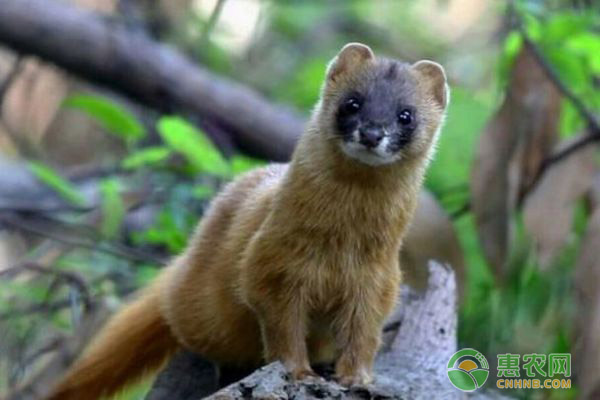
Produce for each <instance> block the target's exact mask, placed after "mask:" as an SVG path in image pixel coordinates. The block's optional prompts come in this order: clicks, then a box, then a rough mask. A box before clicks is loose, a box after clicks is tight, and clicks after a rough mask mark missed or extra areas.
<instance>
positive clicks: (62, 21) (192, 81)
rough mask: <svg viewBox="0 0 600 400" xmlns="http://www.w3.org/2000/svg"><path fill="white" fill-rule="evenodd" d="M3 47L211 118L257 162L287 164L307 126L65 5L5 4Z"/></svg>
mask: <svg viewBox="0 0 600 400" xmlns="http://www.w3.org/2000/svg"><path fill="white" fill-rule="evenodd" d="M0 43H3V44H5V45H7V46H8V47H10V48H12V49H13V50H15V51H17V52H18V53H21V54H32V55H35V56H38V57H41V58H43V59H45V60H47V61H50V62H52V63H54V64H56V65H58V66H60V67H62V68H64V69H65V70H67V71H68V72H70V73H73V74H75V75H78V76H80V77H81V78H84V79H86V80H89V81H91V82H94V83H96V84H100V85H104V86H107V87H109V88H111V89H113V90H116V91H119V92H121V93H123V94H125V95H127V96H129V97H131V98H132V99H134V100H135V101H137V102H140V103H142V104H145V105H147V106H150V107H153V108H156V109H158V110H160V111H162V112H165V113H179V114H183V115H186V116H188V117H193V118H197V119H198V120H200V121H201V120H203V119H206V118H213V119H215V120H217V121H218V123H219V124H221V125H223V126H225V127H227V128H229V129H230V130H231V131H232V132H234V133H235V140H236V144H237V145H239V146H240V147H241V148H243V149H245V150H247V151H248V152H250V153H253V154H255V155H258V156H261V157H265V158H268V159H272V160H279V161H283V160H287V159H288V158H289V155H290V154H291V152H292V149H293V147H294V145H295V142H296V139H297V138H298V136H299V135H300V133H301V132H302V129H303V123H304V119H303V118H302V117H300V116H299V115H297V114H296V113H294V112H293V111H291V110H290V109H287V108H284V107H281V106H274V105H272V104H271V103H269V102H268V101H267V100H266V99H264V98H263V97H262V96H261V95H259V94H258V93H256V92H255V91H254V90H252V89H250V88H248V87H246V86H244V85H241V84H238V83H235V82H233V81H230V80H228V79H225V78H222V77H219V76H217V75H215V74H213V73H211V72H209V71H207V70H205V69H202V68H200V67H198V66H197V65H194V64H193V63H192V62H191V61H190V60H188V59H187V58H185V57H184V56H182V55H181V54H180V53H178V52H177V51H174V50H173V49H171V48H169V47H167V46H165V45H161V44H158V43H156V42H154V41H152V40H151V39H149V38H147V37H144V36H143V35H135V34H132V33H131V32H130V31H128V30H127V28H126V27H124V26H123V25H122V24H119V23H117V22H114V21H109V20H107V19H105V18H102V17H101V16H99V15H97V14H95V13H92V12H88V11H85V10H82V9H79V8H77V7H74V6H71V5H68V4H66V3H63V2H48V1H46V0H3V1H2V5H1V7H0Z"/></svg>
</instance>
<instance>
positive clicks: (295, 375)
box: [290, 368, 321, 381]
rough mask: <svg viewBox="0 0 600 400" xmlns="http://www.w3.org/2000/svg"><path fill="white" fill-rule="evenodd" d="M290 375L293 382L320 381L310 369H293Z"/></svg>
mask: <svg viewBox="0 0 600 400" xmlns="http://www.w3.org/2000/svg"><path fill="white" fill-rule="evenodd" d="M290 375H291V376H292V379H293V380H294V381H301V380H303V379H321V377H320V376H319V375H318V374H317V373H316V372H315V371H313V370H312V369H311V368H294V369H292V370H291V371H290Z"/></svg>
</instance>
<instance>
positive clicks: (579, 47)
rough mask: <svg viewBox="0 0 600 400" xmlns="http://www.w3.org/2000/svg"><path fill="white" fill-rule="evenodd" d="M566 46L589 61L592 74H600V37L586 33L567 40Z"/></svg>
mask: <svg viewBox="0 0 600 400" xmlns="http://www.w3.org/2000/svg"><path fill="white" fill-rule="evenodd" d="M565 46H566V47H567V48H568V49H569V50H571V51H573V53H576V54H579V55H581V56H582V57H584V58H586V59H587V60H588V63H589V66H590V69H591V72H592V73H595V74H598V73H600V36H598V35H596V34H593V33H590V32H585V33H581V34H579V35H575V36H573V37H570V38H568V39H567V40H566V43H565Z"/></svg>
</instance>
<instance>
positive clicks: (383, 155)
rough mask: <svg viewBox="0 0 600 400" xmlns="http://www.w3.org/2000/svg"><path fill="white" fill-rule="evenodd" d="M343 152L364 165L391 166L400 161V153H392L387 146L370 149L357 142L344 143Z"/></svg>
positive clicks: (342, 145) (342, 144)
mask: <svg viewBox="0 0 600 400" xmlns="http://www.w3.org/2000/svg"><path fill="white" fill-rule="evenodd" d="M340 147H341V149H342V152H343V153H344V154H346V155H347V156H348V157H350V158H352V159H354V160H356V161H359V162H361V163H363V164H367V165H371V166H378V165H384V164H390V163H393V162H395V161H397V160H399V159H400V154H399V153H390V152H389V151H387V150H386V147H387V146H382V145H380V146H377V147H368V146H364V145H362V144H360V143H357V142H342V143H341V145H340Z"/></svg>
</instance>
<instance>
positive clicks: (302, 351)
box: [243, 259, 316, 379]
mask: <svg viewBox="0 0 600 400" xmlns="http://www.w3.org/2000/svg"><path fill="white" fill-rule="evenodd" d="M245 272H246V274H245V276H244V277H243V278H244V279H243V281H244V283H245V284H244V286H243V287H244V297H245V298H246V301H247V302H248V305H250V307H251V308H252V309H253V310H254V312H255V313H256V316H257V318H258V322H259V324H260V329H261V334H262V341H263V349H264V357H265V360H266V361H267V362H272V361H281V362H282V363H283V364H284V366H285V367H286V369H287V370H288V372H290V374H291V375H292V377H293V378H294V379H302V378H305V377H307V376H316V374H315V373H314V372H313V371H312V369H311V368H310V364H309V360H308V351H307V347H306V337H307V312H306V304H305V301H304V296H303V294H302V287H301V286H300V285H293V284H290V283H289V281H288V277H287V276H286V273H285V271H284V270H282V269H281V268H277V267H273V266H270V264H269V263H268V262H265V261H264V260H262V259H256V260H251V264H250V266H249V267H248V268H247V269H246V270H245Z"/></svg>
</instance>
